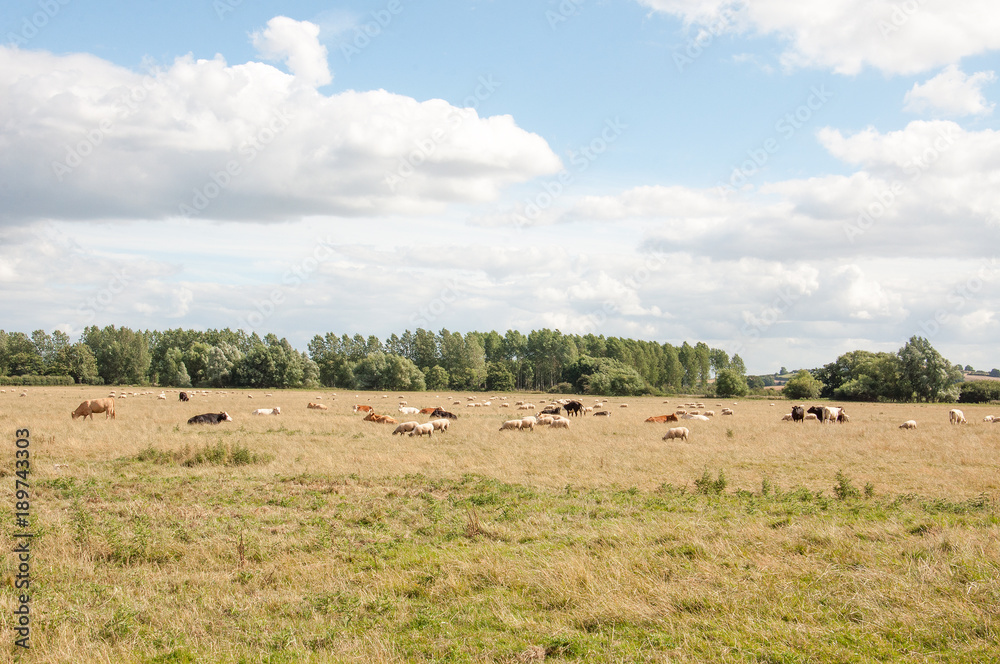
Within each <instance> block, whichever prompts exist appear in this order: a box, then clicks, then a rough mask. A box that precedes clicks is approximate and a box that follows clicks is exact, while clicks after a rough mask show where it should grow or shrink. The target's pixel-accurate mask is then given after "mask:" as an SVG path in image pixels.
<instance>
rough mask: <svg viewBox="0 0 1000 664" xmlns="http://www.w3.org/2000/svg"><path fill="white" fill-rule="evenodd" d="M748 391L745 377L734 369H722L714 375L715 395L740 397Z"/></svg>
mask: <svg viewBox="0 0 1000 664" xmlns="http://www.w3.org/2000/svg"><path fill="white" fill-rule="evenodd" d="M749 391H750V389H749V387H748V385H747V380H746V377H744V376H743V374H741V373H740V372H739V371H737V370H736V369H723V370H722V371H720V372H719V373H718V374H717V375H716V377H715V395H716V396H719V397H742V396H746V394H747V393H748V392H749Z"/></svg>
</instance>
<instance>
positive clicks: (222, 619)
mask: <svg viewBox="0 0 1000 664" xmlns="http://www.w3.org/2000/svg"><path fill="white" fill-rule="evenodd" d="M27 391H28V396H27V397H23V398H22V397H18V396H17V394H18V393H19V391H18V392H14V393H12V391H11V390H10V389H8V390H7V392H6V393H4V394H0V424H2V429H3V430H4V431H7V432H8V442H7V443H6V445H7V449H8V451H7V452H6V453H5V454H4V455H3V458H4V459H6V461H3V462H2V463H0V474H2V476H3V478H2V480H0V481H3V482H6V483H7V484H8V485H9V486H10V487H11V489H12V488H13V477H12V472H13V469H14V464H13V452H14V438H13V435H14V431H15V429H22V428H28V429H30V431H31V441H32V443H31V453H32V463H33V465H32V475H31V483H32V486H33V488H32V495H33V498H32V500H33V502H32V513H33V515H34V517H35V522H34V525H33V529H34V530H35V531H36V532H37V533H38V534H39V537H38V538H37V539H36V540H35V541H34V545H33V554H34V556H35V558H34V560H33V568H32V573H33V578H34V580H35V587H34V589H33V591H34V594H33V602H34V605H33V609H34V610H35V613H34V614H33V620H34V622H33V632H32V643H33V646H34V648H33V651H32V656H34V657H35V660H34V661H45V662H105V661H106V662H132V661H135V662H186V661H199V662H200V661H212V662H214V661H219V662H229V661H246V662H258V661H259V662H286V661H287V662H298V661H310V662H312V661H315V662H325V661H415V660H419V661H434V660H437V661H496V660H500V661H535V660H537V659H538V658H539V657H544V658H545V659H546V660H547V661H561V660H583V661H672V662H700V661H731V662H786V661H787V662H798V661H810V662H812V661H913V662H917V661H927V659H933V660H934V661H955V662H976V661H986V660H985V659H984V658H988V657H989V655H991V654H994V653H1000V651H998V650H994V649H993V648H994V647H995V643H996V640H997V616H998V615H1000V601H998V598H1000V565H998V562H997V561H1000V544H998V542H1000V537H998V535H1000V529H998V524H1000V519H998V514H997V501H996V498H997V495H998V483H1000V474H998V470H1000V424H984V423H983V422H982V418H983V416H984V415H986V414H1000V413H995V410H994V409H992V408H991V407H987V406H962V409H963V410H964V411H965V414H966V418H967V419H968V421H969V424H968V425H965V426H952V425H950V424H949V423H948V410H949V406H947V405H895V404H847V412H848V413H849V414H850V416H851V422H850V423H848V424H845V425H826V426H823V425H820V424H818V423H816V422H806V423H803V424H793V423H791V422H783V421H781V416H782V415H783V414H784V413H786V412H788V411H789V410H790V404H788V402H783V401H775V402H774V403H775V405H773V406H772V405H770V403H771V402H767V401H754V400H747V401H740V402H739V403H737V404H733V403H732V401H730V400H727V401H720V400H709V401H706V406H707V407H708V408H711V409H714V410H715V411H716V412H719V411H721V407H722V406H723V405H725V406H729V407H731V408H733V409H734V410H735V415H734V416H731V417H730V416H721V415H716V416H715V417H714V418H712V419H711V420H710V421H708V422H698V421H687V422H682V424H683V425H684V426H687V427H688V428H689V429H691V431H692V435H691V437H690V439H689V440H688V441H686V442H682V441H663V440H661V437H662V435H663V433H664V432H665V431H666V428H667V426H668V425H663V424H648V423H645V422H644V421H643V420H644V419H645V418H646V417H648V416H650V415H657V414H663V413H668V412H672V411H673V410H675V408H676V407H677V406H678V405H679V404H681V403H683V402H684V401H685V399H683V398H679V399H668V400H666V403H664V399H662V398H656V399H654V398H643V399H637V398H629V399H611V400H610V401H609V402H608V403H607V404H606V406H605V407H606V408H607V409H608V410H610V411H611V412H612V416H611V417H610V418H606V419H605V418H598V417H593V416H589V415H588V416H584V417H580V418H573V419H572V423H571V428H570V429H569V430H548V429H546V428H541V427H540V428H536V430H535V431H532V432H518V431H502V432H501V431H498V429H499V426H500V423H501V422H502V421H504V420H505V419H512V418H514V417H516V416H519V415H523V414H525V413H524V412H523V411H517V410H515V407H514V406H513V404H514V402H515V401H516V400H518V399H519V398H521V397H517V396H514V395H511V396H510V398H509V400H508V401H507V403H510V404H511V407H510V408H500V407H499V403H500V402H499V401H498V400H493V405H492V406H489V407H482V408H467V407H465V395H460V394H455V395H451V396H453V397H454V398H453V399H446V398H444V397H445V395H444V394H442V395H441V398H435V396H434V395H433V394H430V393H423V394H405V395H403V396H404V400H405V401H407V402H408V404H409V405H411V406H418V407H421V406H434V405H441V406H442V407H444V408H446V409H448V410H452V411H453V412H455V413H456V414H458V415H459V419H458V420H457V421H455V422H452V424H451V428H450V430H449V431H448V432H447V433H442V434H435V435H434V436H433V437H432V438H430V439H428V438H417V437H409V436H393V435H391V432H392V430H393V429H394V426H393V425H379V424H372V423H368V422H364V421H362V418H361V415H360V414H354V413H353V412H352V407H353V405H354V404H355V403H363V404H371V405H373V406H374V407H375V408H376V410H377V411H378V412H379V413H384V414H389V415H392V416H394V417H396V418H397V419H399V420H400V421H406V420H407V419H411V418H410V417H409V416H403V415H401V414H400V413H398V412H397V411H396V407H397V404H398V402H399V400H398V399H397V397H398V396H399V394H398V393H393V394H390V395H389V397H390V398H387V399H383V398H381V395H377V394H370V393H355V392H351V393H344V392H339V393H338V394H337V396H336V398H334V397H333V395H332V393H331V392H330V391H308V392H307V391H275V390H270V391H263V390H260V391H246V390H240V391H229V392H228V393H227V394H225V395H221V394H218V393H217V392H216V391H215V390H212V391H211V392H212V393H211V394H208V395H196V396H194V397H193V399H192V401H190V402H187V403H183V402H179V401H178V400H177V394H176V392H168V393H167V396H168V399H167V400H166V401H161V400H157V399H156V396H155V394H153V395H146V396H140V397H129V398H127V399H125V400H120V401H119V403H118V405H117V418H116V420H114V421H106V420H105V419H104V417H103V416H97V417H96V418H95V420H94V421H93V422H91V421H89V420H88V421H79V420H77V421H72V420H71V419H70V417H69V413H70V412H71V411H72V410H73V409H74V408H75V407H76V406H77V405H78V404H79V402H80V401H82V400H83V399H87V398H97V397H101V396H105V395H106V394H107V390H104V389H94V388H79V387H66V388H55V387H50V388H45V387H39V388H28V389H27ZM136 391H139V390H136ZM157 392H158V390H157ZM267 393H270V394H272V395H273V396H270V397H268V396H266V394H267ZM247 394H251V395H252V396H253V398H252V399H249V398H247ZM355 394H358V395H359V396H357V397H356V396H355ZM318 397H322V400H321V401H322V403H325V404H327V405H328V406H329V410H327V411H316V410H307V409H306V404H307V403H308V402H310V401H317V400H319V399H318ZM454 400H459V401H461V403H460V404H459V405H453V404H452V401H454ZM529 400H531V401H532V402H533V403H536V404H539V405H540V404H541V403H543V402H544V398H543V397H541V396H539V395H531V396H530V397H529ZM591 401H592V400H591V399H587V400H586V402H587V403H588V404H589V403H590V402H591ZM621 403H627V404H628V406H629V407H628V408H619V404H621ZM274 406H280V407H281V410H282V414H281V415H278V416H252V415H250V411H252V410H253V409H255V408H269V407H274ZM222 410H224V411H227V412H229V413H230V415H232V417H233V419H234V420H235V421H234V422H227V423H222V424H219V425H217V426H189V425H187V424H186V420H187V418H188V417H190V416H192V415H195V414H198V413H205V412H218V411H222ZM412 419H417V420H419V421H427V419H428V418H427V416H423V415H419V416H413V417H412ZM908 419H915V420H917V422H918V428H917V429H916V430H913V431H907V430H900V429H899V428H898V426H899V424H900V423H902V422H903V421H905V420H908ZM720 473H723V474H724V486H718V487H716V488H715V489H713V485H712V482H711V480H718V479H719V474H720ZM838 473H842V475H841V476H840V477H841V478H843V479H842V480H840V479H838ZM703 481H704V482H703ZM866 486H867V490H868V492H869V494H870V495H869V496H868V497H865V496H864V489H865V488H866ZM852 487H853V488H854V489H857V491H858V494H859V495H858V497H857V498H849V499H847V500H843V501H841V500H837V499H836V498H835V494H836V492H837V490H838V489H839V490H845V488H847V489H849V488H852ZM10 493H11V492H10V491H8V496H9V495H10ZM12 512H13V506H12V499H10V498H9V499H8V500H7V501H6V502H5V503H2V504H0V518H3V519H4V523H8V524H10V523H12V519H13V516H12ZM7 531H8V532H9V533H13V530H12V529H10V528H8V529H7ZM8 543H10V539H9V537H8ZM9 548H10V547H8V550H9ZM4 565H5V567H4V568H3V572H4V573H5V574H9V573H10V572H11V570H12V569H13V567H12V563H11V561H10V559H9V557H8V558H7V559H5V560H4ZM2 597H3V604H2V608H0V610H2V611H3V623H2V625H3V628H4V633H6V634H8V635H9V634H11V631H10V629H9V628H10V627H11V610H12V609H13V606H14V592H13V589H11V588H9V587H8V588H6V590H5V591H4V593H3V594H2ZM12 641H13V638H12V637H11V638H10V639H9V642H10V643H12ZM13 652H14V648H13V647H10V648H8V647H7V644H0V653H3V655H4V656H7V655H10V654H11V653H13Z"/></svg>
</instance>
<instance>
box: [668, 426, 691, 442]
mask: <svg viewBox="0 0 1000 664" xmlns="http://www.w3.org/2000/svg"><path fill="white" fill-rule="evenodd" d="M690 433H691V432H690V431H688V428H687V427H671V428H669V429H667V433H665V434H664V435H663V440H674V439H676V438H680V439H681V440H687V439H688V435H689V434H690Z"/></svg>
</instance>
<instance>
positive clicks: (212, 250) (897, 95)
mask: <svg viewBox="0 0 1000 664" xmlns="http://www.w3.org/2000/svg"><path fill="white" fill-rule="evenodd" d="M998 50H1000V5H998V4H996V3H995V2H993V1H992V0H893V1H892V2H889V1H886V0H825V1H824V2H802V1H801V0H752V1H750V2H743V1H732V0H603V1H602V0H560V1H555V0H543V1H538V0H535V1H532V2H529V1H522V0H507V1H506V2H502V3H501V2H493V1H490V0H468V1H466V2H454V1H449V0H444V1H441V2H435V3H421V2H415V1H414V0H373V1H369V2H364V1H354V0H348V1H344V2H318V1H315V2H314V1H304V2H283V3H269V2H253V1H252V0H214V1H212V0H201V1H194V0H180V1H178V2H171V3H161V2H151V1H149V0H138V1H136V2H132V3H126V4H124V5H123V4H121V3H112V2H104V1H91V2H84V1H83V0H34V1H29V0H9V1H8V2H5V3H3V5H2V6H0V312H2V315H0V328H4V329H6V330H8V331H24V332H30V331H32V330H36V329H43V330H46V331H49V332H51V331H53V330H56V329H58V330H62V331H64V332H67V333H69V334H70V335H71V336H73V337H76V336H77V335H79V334H80V332H82V330H83V329H84V328H85V327H87V326H90V325H98V326H105V325H116V326H128V327H131V328H133V329H168V328H178V327H182V328H187V329H213V328H214V329H218V328H224V327H229V328H233V329H236V328H242V329H245V330H247V331H248V332H257V333H258V334H260V335H264V334H267V333H271V332H273V333H275V334H277V335H278V336H279V337H287V338H288V340H289V341H290V342H291V343H292V344H293V345H294V346H296V347H297V348H299V349H302V350H305V347H306V343H307V342H308V341H309V340H310V339H311V338H312V337H313V336H314V335H316V334H320V335H323V334H326V333H327V332H334V333H336V334H338V335H339V334H344V333H347V334H349V335H353V334H355V333H360V334H362V335H364V336H368V335H372V334H374V335H376V336H378V337H380V338H382V339H385V338H386V337H388V336H389V335H390V334H392V333H397V334H401V333H402V332H403V331H404V330H407V329H409V330H415V329H416V328H418V327H422V328H425V329H429V330H434V331H439V330H441V329H448V330H449V331H452V332H454V331H458V332H463V333H465V332H468V331H471V330H477V331H484V332H485V331H489V330H497V331H499V332H501V333H503V332H504V331H506V330H508V329H517V330H521V331H522V332H525V333H527V332H529V331H531V330H532V329H539V328H543V327H547V328H551V329H559V330H561V331H562V332H564V333H573V334H588V333H593V334H603V335H606V336H622V337H630V338H636V339H646V340H654V341H658V342H661V343H662V342H669V343H671V344H675V345H680V344H681V343H683V342H684V341H687V342H689V343H691V344H694V343H696V342H699V341H703V342H705V343H707V344H708V345H709V346H711V347H713V348H721V349H724V350H726V351H727V352H728V353H730V354H736V353H738V354H739V355H740V357H741V358H743V360H744V362H745V364H746V366H747V369H748V371H749V373H751V374H760V373H771V372H774V371H777V370H778V369H779V368H780V367H787V368H789V369H795V368H813V367H818V366H822V365H823V364H827V363H829V362H833V361H834V360H835V359H836V358H837V357H838V356H839V355H840V354H842V353H845V352H848V351H852V350H869V351H873V352H878V351H888V352H895V351H897V350H898V349H899V348H901V347H902V346H903V345H904V344H905V343H906V341H907V340H908V339H909V338H910V337H912V336H914V335H918V336H922V337H924V338H927V339H928V340H930V342H931V343H932V344H933V346H934V347H935V348H937V349H938V350H939V351H940V352H941V353H942V354H943V355H944V356H945V357H946V358H948V359H949V360H951V361H952V362H959V363H961V364H963V365H966V364H971V365H972V366H973V367H975V368H976V369H986V370H989V369H992V368H994V367H998V366H1000V352H998V349H997V343H996V342H997V339H1000V320H998V314H997V312H998V311H1000V259H998V251H1000V249H998V246H1000V243H998V239H1000V234H998V230H1000V187H998V185H1000V133H998V126H997V125H998V123H997V117H996V114H995V113H994V111H995V105H996V99H997V98H998V96H1000V85H998V84H997V80H996V79H997V74H996V71H997V70H998V69H1000V59H998Z"/></svg>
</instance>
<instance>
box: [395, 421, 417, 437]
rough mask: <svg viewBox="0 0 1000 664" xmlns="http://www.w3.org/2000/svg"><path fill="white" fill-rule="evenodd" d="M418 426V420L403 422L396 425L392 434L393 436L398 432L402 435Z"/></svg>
mask: <svg viewBox="0 0 1000 664" xmlns="http://www.w3.org/2000/svg"><path fill="white" fill-rule="evenodd" d="M418 426H420V422H403V423H402V424H400V425H399V426H398V427H396V430H395V431H393V432H392V435H393V436H395V435H396V434H397V433H398V434H399V435H401V436H402V435H403V434H404V433H406V432H408V431H413V430H414V429H415V428H416V427H418Z"/></svg>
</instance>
